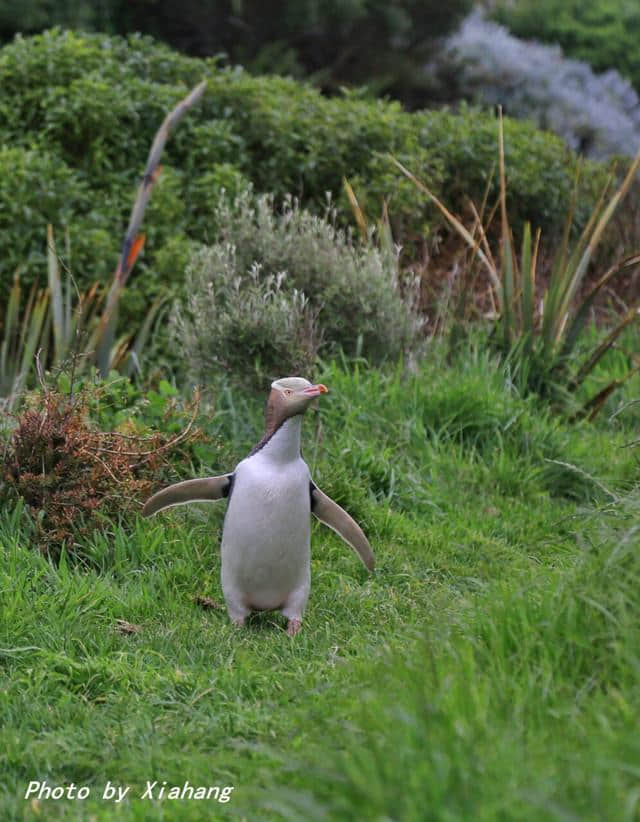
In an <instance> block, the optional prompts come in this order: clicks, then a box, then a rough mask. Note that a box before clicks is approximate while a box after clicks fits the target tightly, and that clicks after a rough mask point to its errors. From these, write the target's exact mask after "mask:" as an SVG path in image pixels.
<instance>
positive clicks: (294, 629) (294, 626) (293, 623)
mask: <svg viewBox="0 0 640 822" xmlns="http://www.w3.org/2000/svg"><path fill="white" fill-rule="evenodd" d="M300 628H302V620H300V619H290V620H289V621H288V622H287V633H288V634H289V636H295V635H296V634H297V633H298V631H299V630H300Z"/></svg>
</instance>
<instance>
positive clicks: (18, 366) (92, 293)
mask: <svg viewBox="0 0 640 822" xmlns="http://www.w3.org/2000/svg"><path fill="white" fill-rule="evenodd" d="M205 87H206V84H205V82H202V83H200V84H199V85H198V86H196V87H195V88H194V89H193V90H192V91H191V92H190V93H189V94H188V95H187V96H186V97H185V98H184V99H183V100H181V101H180V102H179V103H178V104H177V105H176V106H175V108H174V109H172V111H170V112H169V114H167V116H166V117H165V119H164V121H163V123H162V125H161V126H160V128H159V130H158V132H157V134H156V136H155V138H154V141H153V144H152V146H151V149H150V151H149V156H148V159H147V167H146V169H145V172H144V175H143V178H142V182H141V183H140V186H139V188H138V193H137V197H136V200H135V203H134V205H133V208H132V211H131V217H130V220H129V225H128V228H127V231H126V234H125V238H124V243H123V246H122V251H121V255H120V261H119V263H118V267H117V269H116V272H115V274H114V277H113V281H112V283H111V286H110V288H109V290H108V291H107V292H106V294H105V292H104V290H103V289H102V288H101V286H100V284H99V283H94V285H92V286H91V287H90V288H89V289H88V290H87V291H85V292H84V293H80V292H78V291H77V289H76V287H75V283H74V280H73V277H72V275H71V272H70V271H66V272H65V274H64V275H63V274H62V273H61V271H60V263H59V258H58V254H57V251H56V245H55V238H54V233H53V227H52V226H51V225H49V226H48V227H47V278H48V285H47V288H46V289H37V288H35V287H34V288H33V289H32V290H31V292H30V294H29V297H28V299H27V302H26V304H24V307H23V297H22V288H21V285H20V279H19V276H18V274H16V277H15V281H14V284H13V288H12V289H11V292H10V294H9V300H8V302H7V307H6V311H5V317H4V322H3V324H2V326H0V407H1V408H2V409H3V410H5V411H7V410H11V408H13V407H14V405H15V404H16V402H17V400H18V398H19V397H20V395H21V393H22V391H23V389H24V388H25V386H26V383H27V380H28V379H29V377H30V376H31V375H32V374H33V372H34V371H35V369H36V366H37V363H38V362H39V363H40V364H41V365H43V364H45V365H48V366H49V367H61V366H62V365H63V364H64V363H65V362H66V361H68V360H71V361H72V362H73V369H74V371H77V370H82V369H84V368H87V367H90V366H95V367H97V369H98V371H99V372H100V374H101V375H102V376H103V377H106V376H107V374H108V373H109V372H110V371H111V370H114V369H117V370H119V371H121V372H123V373H125V374H131V373H132V372H133V371H134V370H135V369H139V360H140V355H141V352H142V349H143V348H144V345H145V344H146V342H147V340H148V338H149V335H150V334H151V331H152V328H153V326H154V323H155V321H156V319H157V317H158V313H159V311H160V309H161V307H162V305H163V303H164V299H163V298H159V299H157V300H156V301H154V302H153V303H152V305H151V306H150V307H149V310H148V311H147V313H146V315H145V317H144V320H143V321H142V324H141V326H140V328H139V329H138V333H137V334H135V335H134V334H132V333H129V332H127V333H125V334H122V335H120V336H119V337H116V325H117V309H118V303H119V300H120V298H121V296H122V293H123V290H124V288H125V286H126V284H127V281H128V280H129V277H130V276H131V272H132V269H133V266H134V264H135V262H136V259H137V257H138V255H139V253H140V251H141V250H142V248H143V246H144V239H145V238H144V235H143V234H140V233H139V229H140V225H141V223H142V219H143V216H144V212H145V209H146V206H147V203H148V201H149V197H150V195H151V191H152V189H153V186H154V185H155V183H156V181H157V179H158V176H159V174H160V171H161V167H160V165H159V162H160V156H161V154H162V151H163V149H164V145H165V143H166V141H167V138H168V136H169V133H170V131H171V129H172V128H173V126H175V125H176V124H177V123H178V121H179V120H180V119H181V118H182V116H183V115H184V114H185V113H186V112H187V111H188V109H189V108H191V106H193V105H194V104H195V103H196V102H197V101H198V100H199V99H200V97H201V96H202V94H203V93H204V90H205Z"/></svg>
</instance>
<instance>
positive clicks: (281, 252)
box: [173, 193, 419, 382]
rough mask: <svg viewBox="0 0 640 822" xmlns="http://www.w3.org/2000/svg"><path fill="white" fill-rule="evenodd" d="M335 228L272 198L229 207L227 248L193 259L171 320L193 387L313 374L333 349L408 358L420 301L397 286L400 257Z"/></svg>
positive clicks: (221, 219) (222, 215)
mask: <svg viewBox="0 0 640 822" xmlns="http://www.w3.org/2000/svg"><path fill="white" fill-rule="evenodd" d="M332 217H333V219H332ZM334 219H335V214H332V212H331V210H330V209H328V211H327V214H326V215H325V216H324V217H317V216H314V215H313V214H310V213H309V212H308V211H305V210H304V209H302V208H301V207H300V205H299V204H298V203H297V202H295V201H294V200H292V199H288V200H286V201H285V203H284V206H283V208H282V209H281V210H277V209H276V208H275V203H274V199H273V197H271V196H269V195H262V196H259V197H257V198H256V197H254V196H252V195H251V194H250V193H245V194H244V195H242V196H240V197H239V198H238V199H236V200H235V201H234V202H233V203H232V204H230V203H229V202H228V201H227V200H225V199H221V201H220V203H219V205H218V208H217V209H216V213H215V219H214V222H215V224H216V226H217V229H218V232H219V235H220V241H219V242H218V243H216V244H215V245H213V246H205V247H202V248H201V249H199V250H198V251H197V252H196V253H195V254H194V256H193V258H192V260H191V264H190V266H189V268H188V272H187V288H186V293H187V295H188V296H187V298H186V300H185V302H184V304H182V305H180V304H178V305H177V306H176V309H175V311H174V316H173V333H174V337H175V340H176V343H177V346H179V349H180V350H181V351H184V352H185V356H186V357H187V359H188V361H189V363H190V370H191V376H192V377H193V378H195V379H197V380H198V381H203V382H207V381H208V378H210V377H211V375H212V374H213V373H215V372H216V371H229V372H232V373H236V374H246V370H247V368H251V367H254V366H256V367H257V368H258V370H259V371H260V372H266V373H267V374H268V375H273V376H276V377H277V376H278V375H280V376H282V373H283V369H284V370H286V371H287V372H288V373H297V372H299V371H301V370H302V371H308V370H309V368H310V367H311V365H312V364H313V360H314V358H315V356H316V354H317V353H318V351H319V350H330V349H331V348H333V349H336V348H340V349H342V350H343V351H345V352H347V353H350V354H354V353H362V354H364V355H365V356H367V357H369V358H370V359H372V360H377V361H380V360H382V359H383V358H385V357H395V356H398V355H399V354H401V353H402V352H403V351H408V350H409V348H410V347H411V346H412V345H413V343H414V341H415V336H416V333H417V330H418V328H419V321H418V318H417V314H416V312H415V309H414V304H415V298H416V293H415V286H414V283H413V282H412V281H409V282H407V283H404V284H402V283H400V281H399V274H398V257H397V252H396V250H395V249H393V248H391V247H387V246H384V245H383V247H382V248H381V249H378V248H376V247H375V246H374V245H373V243H369V244H366V245H359V244H356V243H354V242H353V241H352V239H351V237H350V235H349V234H348V233H346V232H345V231H343V230H341V229H339V228H338V227H336V225H335V222H334Z"/></svg>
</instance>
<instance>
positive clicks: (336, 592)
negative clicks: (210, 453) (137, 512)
mask: <svg viewBox="0 0 640 822" xmlns="http://www.w3.org/2000/svg"><path fill="white" fill-rule="evenodd" d="M314 376H315V377H317V378H319V379H322V381H323V382H325V383H326V384H327V385H328V386H329V387H330V389H331V394H330V395H329V396H328V397H327V398H323V400H322V404H321V407H320V410H319V412H318V414H309V415H307V419H306V420H305V426H304V453H305V457H306V459H307V461H308V462H309V465H310V467H311V468H312V472H313V475H314V478H315V480H316V482H317V483H318V485H319V486H320V487H321V488H323V490H325V491H326V492H327V493H329V494H330V495H331V496H333V497H334V498H335V499H336V500H337V501H338V502H340V503H341V504H343V505H344V506H345V507H346V508H348V509H349V510H350V511H351V513H353V514H354V516H355V517H356V518H357V519H358V520H359V521H360V522H361V523H362V525H363V527H364V528H365V530H366V532H367V533H368V535H369V537H370V541H371V543H372V545H373V547H374V550H375V552H376V556H377V562H378V568H377V570H376V573H375V575H374V576H372V577H370V576H368V575H367V573H366V571H365V570H364V569H363V568H362V567H361V565H360V564H359V562H358V560H357V558H356V557H355V555H354V554H353V553H352V552H351V551H350V550H349V549H348V547H347V546H345V545H344V544H343V543H341V542H340V540H339V539H338V538H337V537H335V536H334V535H333V534H332V533H331V532H330V531H328V530H327V529H325V528H323V527H322V526H320V525H315V526H314V532H313V537H312V545H313V548H312V555H313V559H312V593H311V598H310V603H309V608H308V611H307V614H306V619H305V622H304V624H303V630H302V632H301V633H300V634H299V635H298V636H297V637H296V638H295V639H291V638H289V637H288V636H287V635H286V633H285V632H284V630H283V620H282V618H281V617H280V616H278V615H259V616H256V617H255V618H252V619H251V621H250V624H249V626H248V628H246V629H245V630H242V631H238V630H237V629H234V628H233V627H232V626H231V625H230V624H229V622H228V619H227V616H226V613H225V611H224V610H217V609H211V610H203V609H202V608H201V607H200V606H199V605H198V604H196V603H195V601H194V600H195V597H197V596H198V595H206V596H211V597H213V598H214V599H216V600H217V601H218V602H220V603H222V601H223V600H222V594H221V590H220V583H219V553H218V543H219V537H220V527H221V523H222V517H223V515H224V504H221V505H217V506H216V505H210V506H206V505H200V506H194V507H193V508H192V509H190V510H186V509H177V510H176V511H174V512H169V513H166V514H164V515H160V516H159V517H157V518H156V519H154V520H153V521H150V522H148V521H142V520H140V521H138V522H135V523H125V524H122V525H119V526H118V525H115V524H114V525H112V524H109V523H106V524H105V532H104V535H103V536H100V537H99V538H97V539H95V540H94V541H93V543H92V544H91V545H85V546H83V547H82V548H83V551H84V553H85V555H86V557H87V562H86V563H85V564H84V565H80V564H78V563H77V562H73V561H71V559H66V558H65V557H64V556H63V558H62V561H61V562H60V564H59V566H57V567H56V566H54V565H53V564H51V563H50V562H48V561H47V560H46V559H44V558H43V557H42V556H40V555H38V554H37V553H36V552H35V551H33V550H30V545H29V543H30V536H29V525H28V521H27V518H26V516H25V514H24V513H23V512H22V511H20V510H17V511H13V512H4V514H3V515H2V520H1V525H0V547H1V551H0V563H1V564H0V615H1V618H0V633H1V636H0V662H1V666H0V788H1V792H2V798H1V799H0V818H2V819H3V820H4V819H6V820H21V819H23V818H24V819H38V818H41V819H47V820H48V819H58V818H65V819H83V820H85V819H96V820H103V819H112V818H114V819H122V820H148V819H158V820H162V819H166V820H173V819H180V820H182V819H184V820H199V819H214V818H226V817H227V816H228V817H235V818H246V819H261V820H262V819H288V820H298V819H303V818H309V819H318V820H320V819H336V820H342V819H344V820H350V819H367V820H369V819H371V820H383V819H384V820H422V819H434V820H436V819H437V820H470V819H473V820H494V819H496V820H501V819H504V820H510V819H518V820H522V819H524V820H541V819H545V820H547V819H550V820H574V819H575V820H577V819H580V820H591V819H593V820H600V819H608V820H634V819H638V818H639V817H640V734H639V733H638V709H639V707H640V631H639V629H640V607H639V606H640V556H639V554H638V550H637V548H638V534H637V524H636V522H637V513H638V511H639V510H640V500H639V499H638V498H637V497H636V496H635V495H634V490H633V488H634V485H635V483H636V481H637V477H638V459H637V455H636V451H635V449H633V448H628V447H624V446H625V445H626V444H628V443H629V442H630V441H631V440H634V439H635V438H636V435H637V430H638V423H639V422H640V406H635V405H630V406H628V407H626V408H624V409H623V410H622V412H621V413H619V414H618V415H617V416H615V417H612V416H611V412H612V411H613V410H614V409H615V408H617V407H618V406H621V405H622V404H623V403H624V402H625V400H627V401H628V400H630V399H633V397H634V396H635V394H634V392H636V391H640V385H639V384H638V383H637V382H631V383H629V385H628V386H627V388H626V389H625V391H626V393H625V395H624V396H623V395H620V396H618V397H616V399H615V405H612V406H611V408H610V409H609V411H608V413H605V414H603V415H602V417H601V418H600V420H599V421H598V422H597V424H587V423H580V424H573V425H569V424H567V423H565V422H563V421H562V420H561V419H560V418H558V417H554V416H552V415H551V414H550V413H549V412H548V411H547V410H545V408H544V407H543V406H541V405H539V404H536V402H535V401H533V400H529V399H523V398H521V397H519V396H518V395H517V394H516V393H515V392H514V391H513V390H512V389H511V388H510V386H509V384H508V383H507V382H506V381H505V377H504V375H503V374H502V373H501V372H500V370H499V369H498V368H497V367H495V366H494V365H493V364H492V363H491V361H489V360H488V359H487V358H486V357H484V356H482V355H479V354H474V353H473V352H472V353H471V354H469V355H468V356H465V358H464V359H461V360H460V361H459V362H454V363H452V364H449V365H446V364H445V362H444V360H443V359H442V358H441V357H440V355H439V354H438V353H437V352H435V353H434V354H433V355H432V356H430V357H427V359H426V362H425V365H424V366H423V367H421V369H420V371H419V372H418V373H417V374H415V375H413V376H409V377H406V378H405V377H403V375H402V372H401V370H397V371H393V370H390V371H389V372H387V373H384V374H383V373H380V372H377V371H370V370H368V369H366V368H365V367H364V366H360V367H357V366H353V365H351V366H346V365H336V364H327V365H326V366H325V368H324V370H323V372H322V373H319V374H316V375H314ZM233 400H234V404H233V405H232V403H231V395H223V396H221V397H220V398H219V400H218V403H217V410H216V414H215V416H214V417H213V419H212V420H211V423H210V424H211V430H212V431H215V432H217V433H218V434H220V435H222V436H223V437H225V438H226V439H227V441H228V443H229V447H230V449H231V451H232V453H233V455H234V457H235V458H238V459H239V458H241V457H242V456H244V454H245V453H246V451H247V450H248V448H249V447H250V446H251V445H252V444H253V443H254V442H255V441H256V439H257V438H258V435H259V432H260V429H261V411H262V409H261V403H259V402H257V401H256V402H251V403H247V404H246V405H245V404H244V400H243V398H242V397H240V396H239V392H238V391H236V392H235V393H234V394H233ZM231 467H232V466H230V465H220V466H218V465H216V466H210V468H211V470H212V471H216V472H219V471H221V470H229V469H230V468H231ZM117 620H125V621H127V622H129V623H133V624H135V625H138V626H140V627H141V631H139V632H137V633H132V634H123V633H122V632H121V631H120V630H119V629H118V623H117ZM45 780H46V782H47V783H48V785H49V786H50V787H53V786H56V785H60V786H65V787H66V786H68V785H70V783H74V784H75V785H76V786H77V787H78V786H88V787H89V788H90V795H89V797H88V798H86V799H67V798H62V799H58V800H55V799H45V798H42V799H40V800H37V799H36V800H35V801H34V799H33V796H34V795H33V794H32V795H31V796H30V797H29V798H27V799H25V792H26V791H27V786H28V785H29V783H30V782H31V781H40V782H43V781H45ZM147 780H148V781H150V782H153V781H156V780H157V782H158V784H157V786H156V788H155V794H156V795H155V797H154V798H153V799H150V798H141V794H143V793H144V790H145V784H146V782H147ZM185 781H188V782H189V783H190V785H192V786H207V787H208V786H219V787H221V788H222V787H225V786H233V788H234V790H233V792H232V793H231V796H230V799H229V801H228V802H221V801H216V800H215V799H213V798H212V799H209V800H197V799H191V800H188V799H169V798H166V799H160V798H158V796H157V793H158V789H159V788H160V787H161V785H162V783H163V782H166V783H167V788H166V791H168V790H169V788H170V787H171V786H174V785H178V786H180V787H182V786H183V785H184V783H185ZM107 783H110V784H111V785H112V786H113V785H115V786H121V787H129V788H130V790H129V792H128V794H127V797H126V798H125V799H124V800H123V801H122V802H120V803H116V802H115V800H113V799H103V798H102V794H103V790H104V788H105V786H106V785H107ZM221 796H222V795H221Z"/></svg>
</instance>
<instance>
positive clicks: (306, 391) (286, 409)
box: [267, 377, 328, 431]
mask: <svg viewBox="0 0 640 822" xmlns="http://www.w3.org/2000/svg"><path fill="white" fill-rule="evenodd" d="M326 393H328V389H327V388H326V387H325V386H324V385H322V383H319V384H318V385H314V384H313V383H310V382H309V380H305V379H304V378H303V377H283V378H282V379H280V380H276V381H275V382H272V383H271V393H270V394H269V399H268V401H267V428H270V429H271V430H273V431H275V430H276V428H279V427H280V426H281V425H282V423H283V422H284V421H285V420H288V419H289V417H295V416H296V415H297V414H304V412H305V411H306V410H307V408H308V407H309V405H310V403H311V402H312V401H313V400H315V399H316V397H319V396H320V395H321V394H326Z"/></svg>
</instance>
